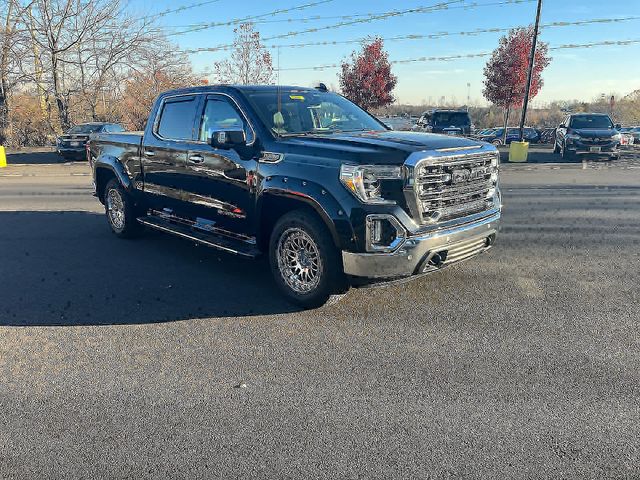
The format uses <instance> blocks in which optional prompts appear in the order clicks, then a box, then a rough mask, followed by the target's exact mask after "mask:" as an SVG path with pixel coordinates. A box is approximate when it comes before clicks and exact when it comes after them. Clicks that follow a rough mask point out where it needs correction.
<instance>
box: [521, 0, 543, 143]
mask: <svg viewBox="0 0 640 480" xmlns="http://www.w3.org/2000/svg"><path fill="white" fill-rule="evenodd" d="M540 12H542V0H538V11H537V12H536V24H535V26H534V27H533V41H532V42H531V55H530V56H529V71H528V72H527V85H526V87H525V91H524V103H523V104H522V117H521V118H520V141H521V142H522V140H523V138H524V122H525V120H526V118H527V107H528V106H529V92H530V91H531V78H532V77H533V65H534V63H535V61H536V47H537V46H538V31H539V30H540Z"/></svg>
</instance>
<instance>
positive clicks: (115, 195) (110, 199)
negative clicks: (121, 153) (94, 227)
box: [104, 178, 142, 238]
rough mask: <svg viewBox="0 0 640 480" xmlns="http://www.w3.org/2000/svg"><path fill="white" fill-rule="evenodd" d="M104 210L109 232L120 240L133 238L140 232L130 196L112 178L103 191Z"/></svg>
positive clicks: (140, 228) (140, 227) (140, 226)
mask: <svg viewBox="0 0 640 480" xmlns="http://www.w3.org/2000/svg"><path fill="white" fill-rule="evenodd" d="M104 209H105V213H106V215H107V221H108V222H109V226H110V227H111V231H112V232H113V233H114V234H115V235H116V236H118V237H120V238H134V237H137V236H138V235H140V233H141V232H142V225H140V223H139V222H138V220H137V215H136V209H135V205H134V203H133V199H132V198H131V195H129V194H128V193H127V192H126V190H125V189H124V188H123V187H122V185H120V182H119V181H118V180H117V179H115V178H112V179H111V180H109V182H108V183H107V186H106V187H105V189H104Z"/></svg>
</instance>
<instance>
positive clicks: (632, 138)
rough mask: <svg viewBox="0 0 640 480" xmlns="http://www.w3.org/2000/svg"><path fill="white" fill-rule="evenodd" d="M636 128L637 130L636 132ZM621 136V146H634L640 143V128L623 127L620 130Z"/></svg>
mask: <svg viewBox="0 0 640 480" xmlns="http://www.w3.org/2000/svg"><path fill="white" fill-rule="evenodd" d="M634 128H635V129H636V130H635V132H634ZM620 135H622V141H621V142H620V145H633V144H634V143H640V127H622V128H621V129H620Z"/></svg>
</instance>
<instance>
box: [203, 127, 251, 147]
mask: <svg viewBox="0 0 640 480" xmlns="http://www.w3.org/2000/svg"><path fill="white" fill-rule="evenodd" d="M210 143H211V146H212V147H213V148H220V149H223V150H229V149H231V148H235V147H244V146H246V144H247V136H246V135H245V133H244V130H218V131H214V132H211V142H210Z"/></svg>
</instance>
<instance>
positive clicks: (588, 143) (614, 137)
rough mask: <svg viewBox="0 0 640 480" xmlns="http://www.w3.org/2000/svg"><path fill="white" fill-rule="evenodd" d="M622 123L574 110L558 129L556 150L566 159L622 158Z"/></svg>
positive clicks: (604, 116)
mask: <svg viewBox="0 0 640 480" xmlns="http://www.w3.org/2000/svg"><path fill="white" fill-rule="evenodd" d="M619 129H620V125H614V124H613V121H612V120H611V117H609V115H606V114H602V113H575V114H572V115H568V116H567V118H565V120H564V122H562V123H561V124H560V125H559V126H558V128H557V129H556V140H555V145H554V149H553V151H554V153H559V154H560V155H562V158H564V159H572V158H574V157H576V156H578V155H581V156H586V155H590V156H594V155H595V156H607V157H608V158H610V159H617V158H620V143H621V141H622V135H621V134H620V132H619Z"/></svg>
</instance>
